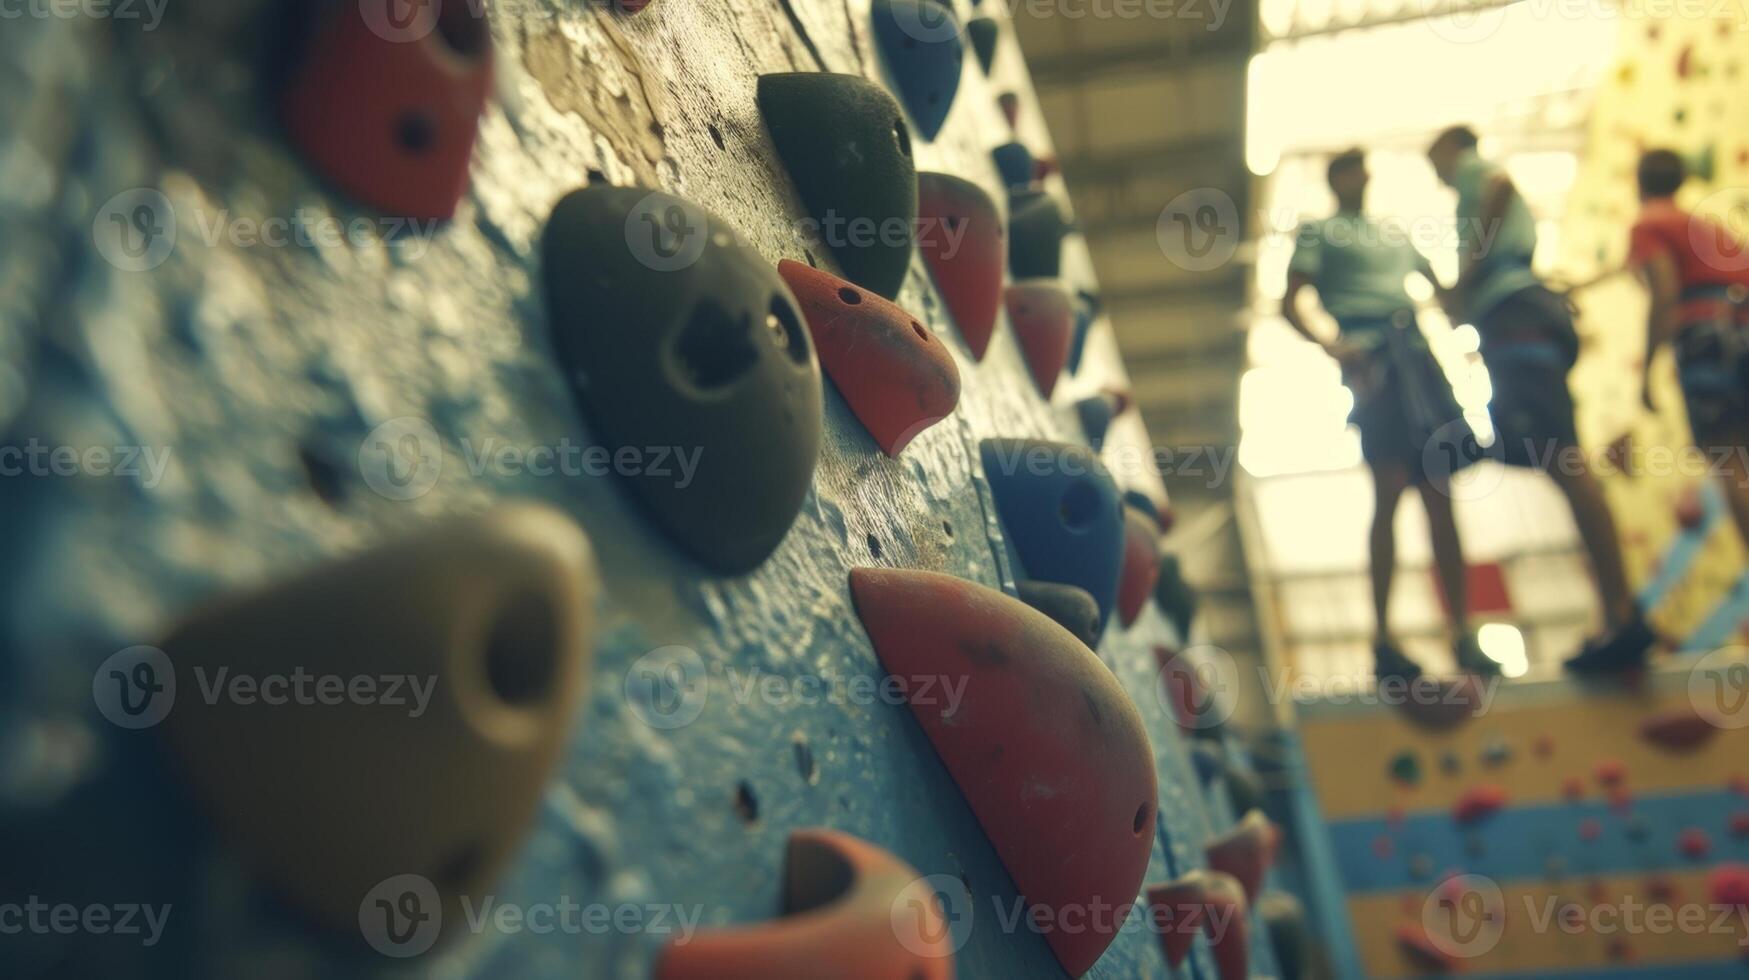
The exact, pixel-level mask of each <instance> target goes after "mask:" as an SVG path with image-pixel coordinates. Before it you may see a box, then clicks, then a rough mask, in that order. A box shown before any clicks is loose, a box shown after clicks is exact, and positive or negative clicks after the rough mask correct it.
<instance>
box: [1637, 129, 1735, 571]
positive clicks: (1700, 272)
mask: <svg viewBox="0 0 1749 980" xmlns="http://www.w3.org/2000/svg"><path fill="white" fill-rule="evenodd" d="M1687 179H1688V167H1687V165H1686V164H1684V163H1683V160H1682V157H1680V156H1678V155H1677V154H1676V153H1674V152H1672V151H1670V150H1652V151H1650V152H1648V153H1646V154H1645V155H1644V156H1642V157H1641V158H1640V166H1639V185H1640V215H1639V219H1638V220H1637V221H1636V222H1635V223H1634V227H1633V231H1632V232H1631V233H1630V235H1629V245H1628V266H1629V267H1630V268H1632V269H1634V270H1635V271H1636V272H1638V273H1639V274H1640V276H1641V278H1642V279H1644V281H1645V283H1646V287H1647V290H1648V291H1649V292H1650V294H1651V300H1652V303H1651V309H1650V311H1649V313H1648V315H1647V318H1646V358H1645V372H1644V373H1643V374H1642V375H1641V377H1640V400H1641V401H1642V402H1643V403H1644V404H1645V406H1646V407H1647V408H1648V409H1650V410H1652V411H1656V410H1657V406H1656V405H1654V404H1653V402H1652V394H1651V387H1650V385H1649V384H1648V381H1649V379H1650V374H1651V370H1652V357H1653V355H1654V354H1655V353H1657V351H1658V348H1659V347H1661V346H1662V345H1663V344H1665V343H1669V344H1670V345H1671V346H1672V347H1673V348H1674V349H1675V352H1676V374H1677V378H1678V379H1679V381H1680V382H1681V385H1682V396H1683V400H1684V401H1685V402H1687V404H1688V424H1689V427H1690V428H1691V429H1692V430H1693V432H1694V441H1695V445H1696V446H1698V447H1699V448H1700V449H1702V450H1703V451H1704V452H1705V453H1706V454H1707V457H1708V459H1709V460H1710V461H1711V462H1713V463H1714V464H1716V465H1715V469H1716V472H1718V474H1719V476H1720V478H1721V482H1722V483H1723V489H1724V491H1725V499H1726V500H1727V501H1729V503H1730V507H1731V516H1732V518H1733V519H1734V520H1735V521H1736V523H1737V533H1738V535H1739V536H1741V537H1742V539H1743V542H1744V544H1745V545H1749V459H1746V458H1745V457H1746V456H1749V448H1746V447H1749V248H1745V246H1744V243H1743V241H1742V240H1740V239H1738V238H1737V236H1735V235H1734V234H1732V233H1731V232H1730V231H1729V230H1727V229H1726V228H1724V227H1723V226H1721V225H1719V224H1718V223H1717V222H1715V221H1712V220H1710V219H1708V218H1704V217H1701V216H1699V215H1695V214H1691V213H1689V212H1688V211H1685V210H1683V209H1682V208H1680V207H1677V205H1676V192H1677V191H1678V190H1680V189H1681V188H1682V185H1683V183H1684V182H1685V181H1686V180H1687Z"/></svg>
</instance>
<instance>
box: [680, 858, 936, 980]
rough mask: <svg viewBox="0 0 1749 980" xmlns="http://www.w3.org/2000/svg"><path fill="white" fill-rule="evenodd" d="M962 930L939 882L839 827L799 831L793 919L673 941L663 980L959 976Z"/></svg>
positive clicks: (786, 898) (789, 912)
mask: <svg viewBox="0 0 1749 980" xmlns="http://www.w3.org/2000/svg"><path fill="white" fill-rule="evenodd" d="M952 940H953V932H952V929H951V928H950V926H949V924H948V922H947V920H946V918H945V917H944V916H943V914H942V908H941V903H940V899H939V897H938V896H937V895H936V894H935V893H934V892H932V891H931V890H930V888H929V881H928V879H927V878H923V877H921V876H919V875H918V873H917V872H916V871H915V870H913V869H912V868H911V866H910V865H908V864H906V863H905V862H903V861H901V860H899V859H898V858H896V857H894V856H893V855H892V854H889V853H888V852H887V851H885V850H883V849H881V848H879V847H876V846H875V845H873V844H870V843H869V842H867V841H865V840H862V839H860V838H857V837H853V836H851V835H850V834H846V833H843V832H841V831H836V830H825V829H813V830H798V831H795V832H794V833H792V834H790V837H789V848H788V851H787V853H786V854H785V856H784V873H783V917H782V918H779V919H777V920H775V921H773V922H768V923H763V924H760V925H752V926H744V927H737V928H725V929H713V930H706V931H704V932H700V933H698V934H696V935H692V936H690V937H688V938H684V939H676V940H673V941H671V942H670V943H669V944H668V945H667V946H665V947H664V948H663V949H662V952H661V954H660V955H659V956H658V958H657V960H656V967H655V970H654V977H655V980H760V978H764V977H849V978H865V980H875V978H878V977H905V978H907V980H950V978H951V977H952V976H953V973H954V970H953V953H954V947H953V942H952Z"/></svg>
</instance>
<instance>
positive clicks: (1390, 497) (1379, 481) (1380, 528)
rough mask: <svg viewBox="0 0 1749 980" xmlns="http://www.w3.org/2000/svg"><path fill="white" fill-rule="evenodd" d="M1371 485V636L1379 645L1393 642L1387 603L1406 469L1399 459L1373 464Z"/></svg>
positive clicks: (1393, 575)
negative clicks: (1393, 461) (1373, 629)
mask: <svg viewBox="0 0 1749 980" xmlns="http://www.w3.org/2000/svg"><path fill="white" fill-rule="evenodd" d="M1372 486H1373V511H1372V535H1371V538H1370V542H1371V548H1370V550H1369V554H1370V555H1371V559H1372V608H1373V624H1374V628H1375V633H1374V636H1375V637H1376V638H1377V640H1378V642H1379V643H1380V644H1381V645H1382V644H1392V640H1391V625H1390V606H1391V582H1392V579H1393V578H1394V577H1395V575H1396V571H1397V533H1396V523H1397V520H1396V518H1397V501H1398V500H1400V499H1401V498H1402V496H1403V491H1404V490H1405V489H1407V488H1408V486H1409V469H1408V467H1406V466H1404V465H1402V464H1400V463H1381V464H1376V465H1374V466H1373V468H1372ZM1392 645H1394V644H1392Z"/></svg>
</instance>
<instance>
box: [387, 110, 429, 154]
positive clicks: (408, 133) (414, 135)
mask: <svg viewBox="0 0 1749 980" xmlns="http://www.w3.org/2000/svg"><path fill="white" fill-rule="evenodd" d="M436 143H437V120H435V119H433V118H431V113H429V112H427V111H425V110H424V109H409V110H407V111H406V112H403V113H401V116H400V118H398V119H396V120H395V145H397V146H399V147H400V148H401V149H403V150H406V151H407V152H408V153H424V152H425V151H427V150H429V149H431V147H432V146H434V145H435V144H436Z"/></svg>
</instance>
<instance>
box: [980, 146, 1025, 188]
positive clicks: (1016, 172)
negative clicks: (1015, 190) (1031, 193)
mask: <svg viewBox="0 0 1749 980" xmlns="http://www.w3.org/2000/svg"><path fill="white" fill-rule="evenodd" d="M990 156H991V158H993V159H994V160H995V161H996V172H997V173H999V174H1001V175H1002V183H1004V184H1006V185H1008V186H1009V187H1025V186H1027V185H1028V184H1031V183H1032V151H1031V150H1029V149H1027V148H1026V145H1025V144H1023V143H1004V144H1002V145H1001V146H998V147H997V148H995V149H994V150H991V151H990Z"/></svg>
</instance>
